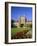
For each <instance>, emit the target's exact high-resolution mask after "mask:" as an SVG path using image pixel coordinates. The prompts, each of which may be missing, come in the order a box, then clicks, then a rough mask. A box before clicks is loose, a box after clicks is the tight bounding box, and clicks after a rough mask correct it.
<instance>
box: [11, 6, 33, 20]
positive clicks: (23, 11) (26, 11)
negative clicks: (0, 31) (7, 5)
mask: <svg viewBox="0 0 37 46" xmlns="http://www.w3.org/2000/svg"><path fill="white" fill-rule="evenodd" d="M20 16H26V18H27V19H28V20H32V7H13V6H12V7H11V19H14V20H16V21H17V20H19V17H20Z"/></svg>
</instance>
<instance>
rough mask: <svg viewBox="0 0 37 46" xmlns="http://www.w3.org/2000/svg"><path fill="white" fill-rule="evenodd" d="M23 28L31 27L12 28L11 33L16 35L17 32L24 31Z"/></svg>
mask: <svg viewBox="0 0 37 46" xmlns="http://www.w3.org/2000/svg"><path fill="white" fill-rule="evenodd" d="M23 30H25V31H26V30H29V28H11V34H12V35H14V34H16V33H17V32H20V31H23Z"/></svg>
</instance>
